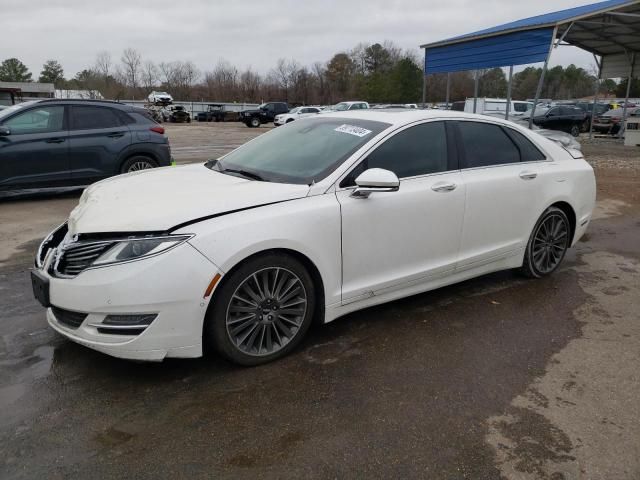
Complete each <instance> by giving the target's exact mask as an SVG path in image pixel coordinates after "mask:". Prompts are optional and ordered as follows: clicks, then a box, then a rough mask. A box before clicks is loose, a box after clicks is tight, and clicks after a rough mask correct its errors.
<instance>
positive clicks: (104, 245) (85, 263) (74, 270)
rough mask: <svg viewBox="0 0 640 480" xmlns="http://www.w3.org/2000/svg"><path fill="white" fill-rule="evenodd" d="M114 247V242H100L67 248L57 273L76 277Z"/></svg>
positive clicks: (59, 262) (61, 257)
mask: <svg viewBox="0 0 640 480" xmlns="http://www.w3.org/2000/svg"><path fill="white" fill-rule="evenodd" d="M112 245H113V243H112V242H99V243H85V244H82V243H80V244H78V245H73V246H66V247H65V248H64V250H63V251H62V254H61V256H60V259H59V260H58V262H57V264H56V266H55V273H58V274H62V275H65V276H69V277H75V276H76V275H78V274H79V273H80V272H82V271H84V270H86V269H87V268H89V267H90V266H91V264H92V263H93V262H94V261H95V260H96V259H97V258H98V257H99V256H100V255H102V254H103V253H104V252H105V251H106V250H107V249H108V248H109V247H111V246H112Z"/></svg>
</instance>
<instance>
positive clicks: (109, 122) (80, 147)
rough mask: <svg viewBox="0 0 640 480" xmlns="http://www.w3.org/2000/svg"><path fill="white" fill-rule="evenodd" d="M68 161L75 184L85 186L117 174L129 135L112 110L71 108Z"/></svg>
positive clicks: (128, 141) (98, 107) (129, 142)
mask: <svg viewBox="0 0 640 480" xmlns="http://www.w3.org/2000/svg"><path fill="white" fill-rule="evenodd" d="M70 120H71V130H70V132H69V162H70V165H71V171H72V174H73V176H74V181H76V183H78V184H82V185H87V184H89V183H92V182H94V181H96V180H100V179H101V178H105V177H108V176H111V175H113V174H114V173H118V172H119V169H120V165H119V164H118V161H119V159H120V154H121V152H122V151H123V150H124V149H125V148H127V147H128V146H129V145H130V144H131V132H130V131H129V127H128V126H127V125H125V124H124V122H123V121H122V119H121V118H120V116H119V115H118V113H117V112H116V110H115V109H113V108H109V107H103V106H96V105H72V106H71V107H70Z"/></svg>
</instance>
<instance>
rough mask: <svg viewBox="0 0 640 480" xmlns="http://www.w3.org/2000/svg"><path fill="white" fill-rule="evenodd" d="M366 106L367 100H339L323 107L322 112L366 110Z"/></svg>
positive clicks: (367, 105)
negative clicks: (327, 106)
mask: <svg viewBox="0 0 640 480" xmlns="http://www.w3.org/2000/svg"><path fill="white" fill-rule="evenodd" d="M368 108H369V104H368V103H367V102H359V101H358V102H340V103H336V104H335V105H332V106H330V107H329V108H326V109H324V110H323V111H322V113H329V112H346V111H347V110H367V109H368Z"/></svg>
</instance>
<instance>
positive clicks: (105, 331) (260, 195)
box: [32, 110, 595, 365]
mask: <svg viewBox="0 0 640 480" xmlns="http://www.w3.org/2000/svg"><path fill="white" fill-rule="evenodd" d="M450 152H456V154H450ZM205 167H206V168H205ZM488 167H490V168H488ZM167 191H171V193H172V194H171V195H170V196H168V195H163V194H162V192H167ZM594 203H595V180H594V174H593V170H592V168H591V167H590V166H589V164H588V163H587V162H586V161H585V160H584V158H582V155H581V154H580V153H579V152H575V151H569V150H567V149H564V148H562V147H560V146H559V145H557V144H555V143H554V142H551V141H549V140H547V139H545V138H544V137H541V136H540V135H538V134H536V133H535V132H533V131H530V130H526V129H522V128H520V127H518V126H517V125H515V124H513V123H511V122H506V121H504V120H499V119H494V118H490V117H486V118H480V117H478V116H474V115H469V114H465V113H457V112H454V113H451V112H442V111H429V110H407V111H398V112H384V111H371V112H369V111H367V112H361V111H356V112H336V113H333V114H328V115H317V116H314V117H312V118H305V119H301V120H299V121H295V122H294V123H292V124H291V125H289V126H287V127H286V128H277V129H274V130H272V131H270V132H268V133H266V134H264V135H261V136H259V137H257V138H255V139H254V140H252V141H251V142H248V143H247V144H245V145H243V146H242V147H240V148H238V149H237V150H234V151H233V152H231V153H229V154H227V155H226V156H224V157H223V158H222V159H220V160H211V161H209V162H207V163H206V164H205V166H203V165H201V164H199V165H185V166H182V167H179V168H174V169H162V170H157V171H150V172H143V173H142V174H140V175H126V176H123V177H121V178H119V179H116V180H112V181H107V182H100V183H98V184H96V185H93V186H92V187H90V188H88V189H87V190H86V191H85V192H84V194H83V195H82V197H81V198H80V203H79V205H78V207H77V208H75V209H74V210H73V211H72V212H71V214H70V216H69V220H68V222H67V223H65V224H64V225H62V226H61V227H59V228H58V229H56V230H55V231H54V232H52V233H51V234H50V235H49V236H48V237H47V238H46V239H45V240H44V242H43V243H42V245H41V246H40V248H39V250H38V253H37V256H36V269H35V270H34V271H33V272H32V285H33V290H34V293H35V296H36V298H37V299H38V300H39V301H40V302H41V303H42V304H43V305H44V306H45V307H47V312H46V316H47V319H48V323H49V325H50V326H51V327H52V328H53V329H55V330H56V331H58V332H59V333H61V334H62V335H64V336H66V337H68V338H69V339H71V340H72V341H75V342H79V343H81V344H82V345H85V346H87V347H90V348H93V349H96V350H99V351H101V352H104V353H107V354H110V355H115V356H117V357H122V358H130V359H137V360H161V359H163V358H166V357H198V356H200V355H202V352H203V345H209V346H211V347H213V348H215V349H216V350H217V351H218V352H220V353H221V354H222V355H224V356H225V357H226V358H228V359H230V360H232V361H234V362H236V363H239V364H241V365H257V364H261V363H265V362H268V361H270V360H274V359H276V358H279V357H281V356H283V355H285V354H287V353H289V352H291V351H292V350H293V349H295V348H296V346H297V345H298V344H299V343H300V341H301V340H302V338H303V337H304V335H305V334H306V333H307V331H308V329H309V326H310V325H311V323H312V322H313V321H314V320H315V321H319V322H330V321H332V320H335V319H336V318H338V317H340V316H342V315H345V314H347V313H349V312H353V311H355V310H360V309H363V308H367V307H370V306H372V305H376V304H380V303H384V302H388V301H391V300H395V299H398V298H402V297H406V296H409V295H415V294H418V293H421V292H425V291H428V290H432V289H435V288H438V287H441V286H444V285H449V284H452V283H455V282H460V281H463V280H466V279H469V278H472V277H476V276H479V275H484V274H486V273H490V272H495V271H498V270H503V269H511V268H517V269H520V271H522V272H523V273H524V274H525V275H527V276H529V277H535V278H537V277H543V276H545V275H549V274H551V273H552V272H554V271H555V270H556V269H557V268H558V266H559V265H560V264H561V262H562V259H563V258H564V255H565V253H566V251H567V249H568V248H569V247H570V246H572V245H574V244H575V243H576V242H577V241H578V240H579V239H580V237H582V235H583V234H584V233H585V230H586V229H587V226H588V224H589V221H590V219H591V215H592V212H593V208H594ZM141 206H144V208H141ZM132 207H136V208H132ZM505 219H508V221H505ZM434 225H435V226H437V228H434ZM105 292H108V294H106V293H105Z"/></svg>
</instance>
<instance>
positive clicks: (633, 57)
mask: <svg viewBox="0 0 640 480" xmlns="http://www.w3.org/2000/svg"><path fill="white" fill-rule="evenodd" d="M635 63H636V54H635V52H634V53H632V54H631V68H630V69H629V77H628V80H627V93H626V95H625V97H624V107H622V125H621V126H620V131H619V132H618V138H622V136H623V135H624V130H625V128H626V127H627V121H626V118H627V103H628V102H629V94H630V93H631V81H632V80H633V69H634V67H635Z"/></svg>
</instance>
